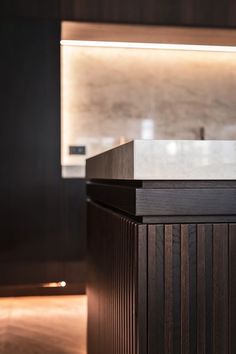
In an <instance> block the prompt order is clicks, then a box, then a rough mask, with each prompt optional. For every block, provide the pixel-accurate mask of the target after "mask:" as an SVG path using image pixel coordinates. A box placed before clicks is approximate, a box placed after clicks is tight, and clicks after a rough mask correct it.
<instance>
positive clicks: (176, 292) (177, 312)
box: [172, 224, 181, 354]
mask: <svg viewBox="0 0 236 354" xmlns="http://www.w3.org/2000/svg"><path fill="white" fill-rule="evenodd" d="M172 231H173V238H172V251H173V252H172V253H173V255H172V260H173V262H172V275H173V276H172V287H173V353H175V354H180V353H181V271H180V264H181V257H180V247H181V245H180V243H181V242H180V225H178V224H176V225H173V229H172Z"/></svg>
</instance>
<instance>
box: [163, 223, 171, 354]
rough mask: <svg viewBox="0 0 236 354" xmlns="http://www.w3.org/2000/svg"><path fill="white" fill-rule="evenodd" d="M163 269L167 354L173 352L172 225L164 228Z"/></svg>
mask: <svg viewBox="0 0 236 354" xmlns="http://www.w3.org/2000/svg"><path fill="white" fill-rule="evenodd" d="M164 267H165V276H164V289H165V305H164V309H165V321H164V340H165V353H167V354H169V353H172V351H173V289H172V225H166V226H165V243H164Z"/></svg>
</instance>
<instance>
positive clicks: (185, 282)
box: [181, 225, 189, 354]
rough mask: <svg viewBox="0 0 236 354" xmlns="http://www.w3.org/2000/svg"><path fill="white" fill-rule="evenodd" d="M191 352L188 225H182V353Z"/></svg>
mask: <svg viewBox="0 0 236 354" xmlns="http://www.w3.org/2000/svg"><path fill="white" fill-rule="evenodd" d="M188 353H189V254H188V225H181V354H188Z"/></svg>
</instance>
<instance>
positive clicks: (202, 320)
mask: <svg viewBox="0 0 236 354" xmlns="http://www.w3.org/2000/svg"><path fill="white" fill-rule="evenodd" d="M205 239H206V234H205V226H204V225H198V228H197V354H206V346H205V343H206V301H205V294H206V287H205V276H206V259H205V252H206V250H205V246H206V242H205V241H206V240H205Z"/></svg>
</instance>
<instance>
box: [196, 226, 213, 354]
mask: <svg viewBox="0 0 236 354" xmlns="http://www.w3.org/2000/svg"><path fill="white" fill-rule="evenodd" d="M204 226H205V254H206V257H205V262H206V265H205V286H204V285H203V286H204V287H205V289H206V294H205V295H206V297H205V304H206V305H205V307H206V330H205V337H206V342H205V346H206V354H213V225H211V224H208V225H204ZM199 316H201V313H199Z"/></svg>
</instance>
